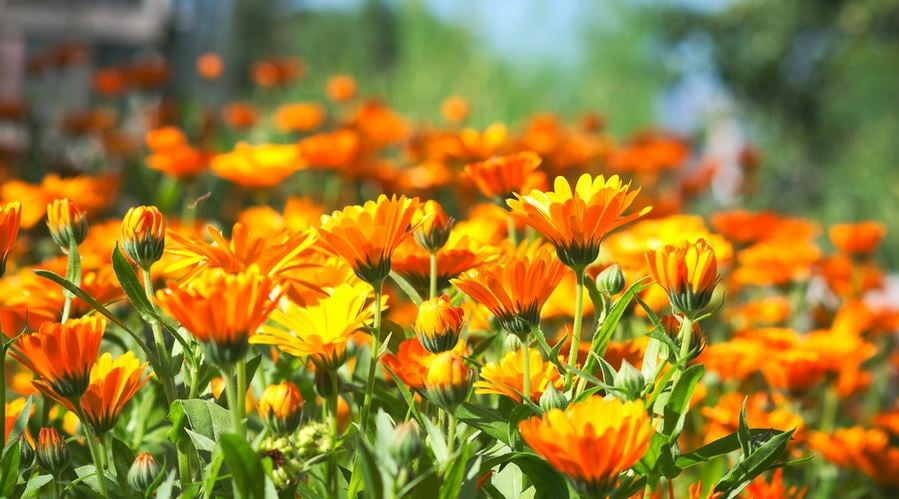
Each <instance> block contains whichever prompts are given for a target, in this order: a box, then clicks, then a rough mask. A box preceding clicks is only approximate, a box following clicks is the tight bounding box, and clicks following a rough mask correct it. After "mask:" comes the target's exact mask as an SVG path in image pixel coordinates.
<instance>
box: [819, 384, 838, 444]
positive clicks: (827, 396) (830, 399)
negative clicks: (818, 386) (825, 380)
mask: <svg viewBox="0 0 899 499" xmlns="http://www.w3.org/2000/svg"><path fill="white" fill-rule="evenodd" d="M839 402H840V401H839V395H838V394H837V390H836V388H834V387H833V385H832V384H828V385H827V388H825V391H824V400H823V401H822V402H821V424H820V428H819V430H821V431H822V432H825V433H830V432H831V431H833V427H834V424H835V423H836V419H837V409H838V408H839V406H840V403H839Z"/></svg>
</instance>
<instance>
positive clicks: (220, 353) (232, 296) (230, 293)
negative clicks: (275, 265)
mask: <svg viewBox="0 0 899 499" xmlns="http://www.w3.org/2000/svg"><path fill="white" fill-rule="evenodd" d="M274 288H275V286H274V284H273V283H272V281H271V279H269V278H267V277H265V276H263V275H262V274H261V273H260V272H259V267H257V266H255V265H251V266H250V268H249V269H248V270H246V271H244V272H240V273H237V274H229V273H228V272H226V271H224V270H222V269H210V270H208V271H205V272H203V273H201V274H199V275H197V276H196V277H194V278H193V279H190V280H189V281H187V282H186V283H183V284H179V285H174V286H172V287H169V288H167V289H163V290H160V291H158V292H157V293H156V298H157V300H158V301H159V304H160V305H161V306H162V307H163V309H164V310H166V311H167V312H168V313H169V314H170V315H171V316H172V317H174V318H175V319H176V320H177V321H178V322H180V323H181V325H182V326H184V328H185V329H187V331H188V332H189V333H190V334H191V335H193V336H194V337H195V338H196V339H197V340H198V341H200V343H202V345H203V347H204V350H205V352H206V355H207V356H208V357H209V360H210V361H211V362H212V363H214V364H216V365H219V366H228V365H232V364H234V363H235V362H237V361H238V360H240V359H242V358H243V357H244V355H246V353H247V349H248V346H249V339H250V337H251V336H253V335H254V334H255V333H256V330H258V329H259V326H260V325H262V323H263V322H265V319H266V318H267V317H268V315H269V313H271V311H272V310H273V309H274V308H275V305H276V303H277V300H273V299H272V296H271V295H272V293H273V291H274Z"/></svg>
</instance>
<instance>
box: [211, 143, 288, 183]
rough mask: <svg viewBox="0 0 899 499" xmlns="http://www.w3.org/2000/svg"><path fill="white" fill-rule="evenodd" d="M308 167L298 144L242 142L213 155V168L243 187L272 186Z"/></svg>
mask: <svg viewBox="0 0 899 499" xmlns="http://www.w3.org/2000/svg"><path fill="white" fill-rule="evenodd" d="M303 168H305V163H304V162H303V158H302V156H301V155H300V148H299V146H297V145H295V144H261V145H250V144H247V143H245V142H241V143H239V144H237V145H236V146H235V147H234V150H233V151H231V152H227V153H223V154H219V155H218V156H215V157H214V158H212V171H213V172H215V174H216V175H218V176H219V177H222V178H223V179H225V180H229V181H231V182H234V183H235V184H239V185H241V186H243V187H249V188H269V187H274V186H276V185H278V184H280V183H281V182H282V181H284V179H286V178H287V177H289V176H291V175H292V174H293V173H295V172H296V171H298V170H301V169H303Z"/></svg>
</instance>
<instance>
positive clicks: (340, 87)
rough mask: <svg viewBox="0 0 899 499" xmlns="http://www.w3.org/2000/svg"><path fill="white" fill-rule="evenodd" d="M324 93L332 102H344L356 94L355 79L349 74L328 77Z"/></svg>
mask: <svg viewBox="0 0 899 499" xmlns="http://www.w3.org/2000/svg"><path fill="white" fill-rule="evenodd" d="M325 93H326V94H328V98H329V99H331V100H332V101H334V102H346V101H348V100H350V99H352V98H353V97H355V96H356V80H354V79H353V77H352V76H349V75H334V76H332V77H330V78H328V83H327V85H326V87H325Z"/></svg>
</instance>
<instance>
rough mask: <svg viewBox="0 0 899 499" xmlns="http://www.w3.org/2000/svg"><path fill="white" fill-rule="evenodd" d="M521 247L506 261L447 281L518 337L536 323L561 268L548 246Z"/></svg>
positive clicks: (560, 277) (562, 273)
mask: <svg viewBox="0 0 899 499" xmlns="http://www.w3.org/2000/svg"><path fill="white" fill-rule="evenodd" d="M534 248H535V249H530V254H528V251H529V247H528V246H527V243H524V244H522V246H521V247H519V249H518V251H517V252H516V253H515V254H512V255H510V256H509V257H508V258H507V259H506V260H504V261H501V262H498V263H493V264H488V265H484V266H482V267H480V268H479V269H476V270H471V271H468V272H466V273H464V274H462V276H460V277H459V278H457V279H453V280H452V281H451V282H452V283H453V284H454V285H455V286H456V287H457V288H459V290H460V291H462V292H463V293H465V294H467V295H468V296H470V297H471V298H472V299H474V300H475V301H477V302H478V303H480V304H482V305H484V306H485V307H487V308H488V309H490V312H491V313H492V314H493V315H494V316H495V317H496V318H497V320H498V321H499V323H500V325H502V327H503V329H505V330H506V331H509V332H511V333H513V334H516V335H519V336H522V335H525V334H527V333H529V332H530V331H531V329H532V328H534V327H536V326H537V325H538V324H540V311H541V310H542V309H543V305H544V304H545V303H546V300H547V299H548V298H549V295H550V294H551V293H552V292H553V290H554V289H555V287H556V285H558V284H559V281H561V280H562V276H563V275H564V274H565V267H564V266H563V265H562V262H560V261H559V260H558V259H557V258H556V257H555V255H553V254H552V250H551V249H550V248H549V246H545V245H544V246H535V247H534Z"/></svg>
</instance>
